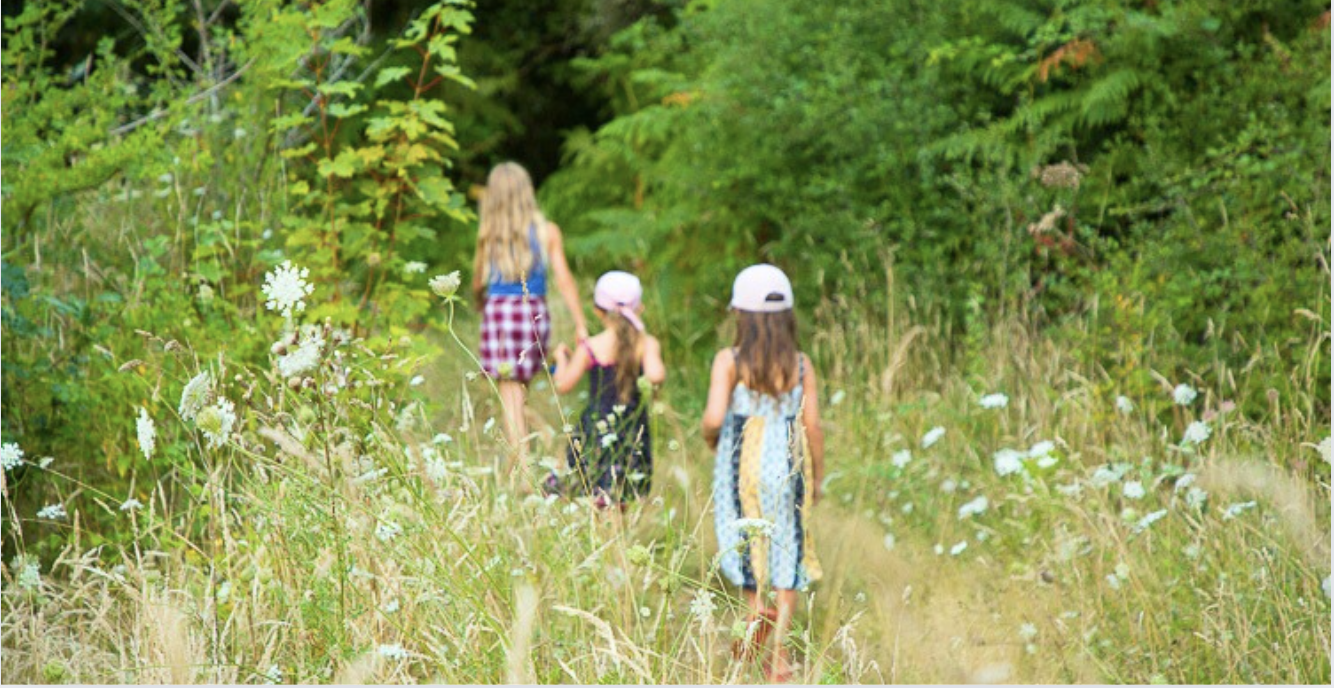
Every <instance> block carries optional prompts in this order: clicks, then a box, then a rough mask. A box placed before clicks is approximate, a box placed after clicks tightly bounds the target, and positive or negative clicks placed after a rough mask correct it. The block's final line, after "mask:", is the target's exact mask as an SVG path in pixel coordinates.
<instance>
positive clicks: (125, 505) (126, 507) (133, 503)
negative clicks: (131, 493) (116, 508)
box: [120, 497, 144, 511]
mask: <svg viewBox="0 0 1334 688" xmlns="http://www.w3.org/2000/svg"><path fill="white" fill-rule="evenodd" d="M142 508H144V505H143V503H142V502H140V501H139V500H137V499H135V498H134V497H130V498H129V499H127V500H125V501H124V502H121V505H120V510H121V511H136V510H138V509H142Z"/></svg>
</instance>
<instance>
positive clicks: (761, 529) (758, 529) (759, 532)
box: [733, 518, 774, 537]
mask: <svg viewBox="0 0 1334 688" xmlns="http://www.w3.org/2000/svg"><path fill="white" fill-rule="evenodd" d="M733 525H735V526H736V529H737V530H739V531H741V532H743V533H745V534H747V535H750V536H759V537H768V536H770V535H772V534H773V532H774V524H773V522H772V521H766V520H764V519H762V518H738V519H737V520H736V521H734V522H733Z"/></svg>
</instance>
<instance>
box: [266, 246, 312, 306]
mask: <svg viewBox="0 0 1334 688" xmlns="http://www.w3.org/2000/svg"><path fill="white" fill-rule="evenodd" d="M309 276H310V269H309V268H297V267H295V266H293V265H292V261H290V260H284V261H283V264H282V265H279V266H278V267H277V268H276V269H274V271H273V272H270V273H268V274H266V275H264V286H263V287H262V290H263V291H264V296H265V298H267V299H268V301H265V302H264V307H265V308H267V309H269V310H271V311H277V312H279V313H281V314H282V316H283V317H284V318H290V317H292V313H293V312H297V313H299V312H301V311H304V310H306V302H305V298H306V297H307V296H309V295H310V294H311V293H313V292H314V291H315V286H314V285H312V284H310V283H308V282H306V278H307V277H309Z"/></svg>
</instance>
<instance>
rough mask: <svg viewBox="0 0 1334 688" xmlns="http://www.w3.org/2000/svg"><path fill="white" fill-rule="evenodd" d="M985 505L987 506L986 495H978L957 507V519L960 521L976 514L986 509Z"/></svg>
mask: <svg viewBox="0 0 1334 688" xmlns="http://www.w3.org/2000/svg"><path fill="white" fill-rule="evenodd" d="M987 506H988V503H987V496H986V495H978V496H977V497H976V498H974V499H973V500H972V501H970V502H968V503H967V504H964V505H963V506H961V507H959V520H960V521H962V520H963V519H965V518H969V517H971V516H976V515H977V514H980V513H982V512H984V511H986V510H987Z"/></svg>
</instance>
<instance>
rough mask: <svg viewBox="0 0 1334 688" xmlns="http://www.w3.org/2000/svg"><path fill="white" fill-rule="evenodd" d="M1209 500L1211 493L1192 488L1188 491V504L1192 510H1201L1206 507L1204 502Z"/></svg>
mask: <svg viewBox="0 0 1334 688" xmlns="http://www.w3.org/2000/svg"><path fill="white" fill-rule="evenodd" d="M1208 498H1209V493H1208V492H1205V491H1204V490H1201V489H1200V488H1198V487H1192V488H1190V489H1189V490H1187V491H1186V504H1187V505H1188V506H1189V507H1190V508H1192V509H1199V508H1201V507H1203V506H1204V500H1206V499H1208Z"/></svg>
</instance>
